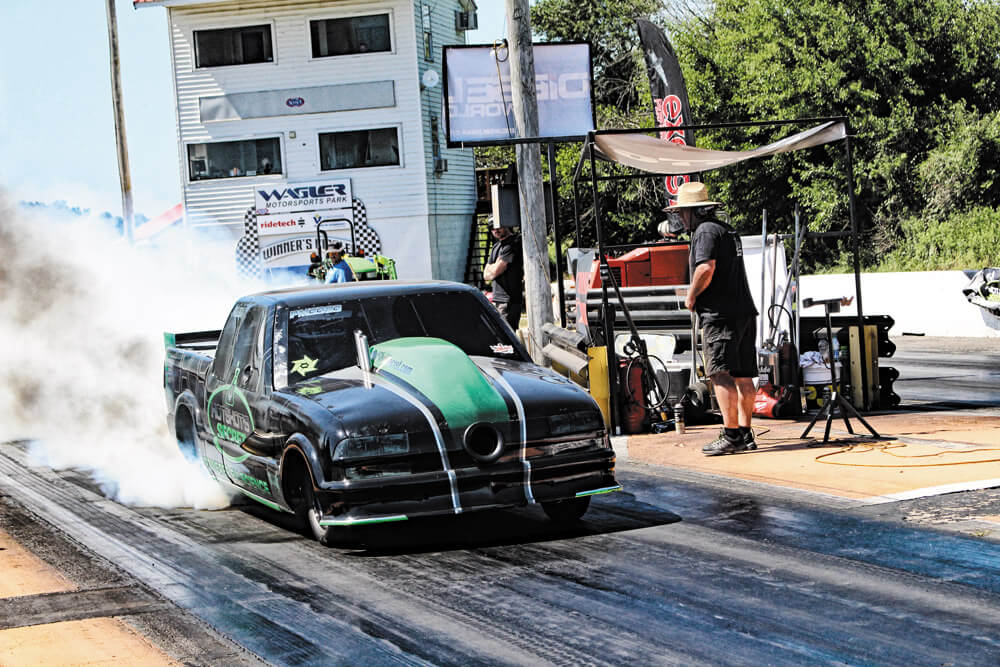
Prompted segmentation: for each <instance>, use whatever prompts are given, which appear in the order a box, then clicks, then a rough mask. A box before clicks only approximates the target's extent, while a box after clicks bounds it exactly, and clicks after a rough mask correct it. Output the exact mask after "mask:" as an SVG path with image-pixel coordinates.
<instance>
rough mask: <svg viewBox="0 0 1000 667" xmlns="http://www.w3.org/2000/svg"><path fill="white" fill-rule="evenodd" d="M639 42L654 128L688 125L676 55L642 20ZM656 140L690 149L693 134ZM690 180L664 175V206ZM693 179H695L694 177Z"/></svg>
mask: <svg viewBox="0 0 1000 667" xmlns="http://www.w3.org/2000/svg"><path fill="white" fill-rule="evenodd" d="M635 24H636V27H637V28H638V30H639V40H640V41H641V42H642V50H643V54H644V55H645V57H646V71H647V72H648V73H649V88H650V91H651V92H652V93H653V114H654V116H655V117H656V126H657V127H677V126H679V125H691V124H692V123H693V122H694V121H693V120H692V118H691V105H690V104H689V103H688V94H687V86H685V85H684V74H683V72H681V66H680V63H678V62H677V56H676V55H674V50H673V48H671V46H670V42H668V41H667V36H666V35H664V34H663V30H661V29H660V28H659V27H658V26H656V25H655V24H653V23H650V22H649V21H646V20H645V19H636V22H635ZM660 138H661V139H663V140H664V141H670V142H673V143H675V144H680V145H682V146H694V132H693V131H691V130H669V131H665V132H660ZM690 180H692V176H691V175H680V176H667V177H666V178H665V179H664V184H665V186H666V188H667V199H668V200H669V202H668V203H673V202H674V201H676V199H677V188H679V187H680V186H681V183H686V182H687V181H690ZM694 180H698V179H697V178H695V179H694Z"/></svg>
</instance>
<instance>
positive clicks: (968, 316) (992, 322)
mask: <svg viewBox="0 0 1000 667" xmlns="http://www.w3.org/2000/svg"><path fill="white" fill-rule="evenodd" d="M968 284H969V276H967V275H966V274H965V272H963V271H914V272H910V273H865V274H862V276H861V296H862V299H863V306H864V312H865V314H866V315H889V316H890V317H892V318H893V319H894V320H895V321H896V325H895V326H894V327H893V328H892V329H891V330H890V331H889V335H890V336H900V335H902V334H903V333H918V334H924V335H927V336H971V337H988V338H1000V318H997V317H994V316H992V315H990V314H988V313H987V312H986V311H984V310H983V309H982V308H979V307H978V306H974V305H972V304H971V303H969V302H968V301H967V300H966V299H965V295H964V294H962V288H963V287H965V286H966V285H968ZM854 293H855V285H854V274H850V273H848V274H832V275H818V276H802V297H803V298H806V297H811V298H814V299H829V298H833V297H838V296H853V295H854ZM856 313H857V309H856V307H855V306H854V305H852V306H850V307H846V308H843V310H842V311H841V314H843V315H853V314H856ZM803 314H806V315H822V314H823V309H822V307H816V306H814V307H812V308H809V309H806V310H803Z"/></svg>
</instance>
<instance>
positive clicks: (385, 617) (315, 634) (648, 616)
mask: <svg viewBox="0 0 1000 667" xmlns="http://www.w3.org/2000/svg"><path fill="white" fill-rule="evenodd" d="M618 472H619V476H620V481H622V482H623V484H624V485H625V489H626V490H625V491H624V492H620V493H615V494H608V495H605V496H598V497H595V498H594V501H593V504H592V508H591V511H590V512H589V513H588V514H587V516H586V518H585V520H584V521H583V522H582V523H581V524H579V525H578V526H575V527H571V528H555V527H553V524H551V523H550V522H549V521H547V520H546V519H545V517H544V515H543V514H542V512H541V510H540V509H538V508H525V509H521V510H515V511H505V512H496V513H482V514H469V515H463V516H460V517H454V518H448V519H447V520H441V521H421V522H417V521H414V522H413V523H412V524H410V525H407V526H406V531H409V532H405V531H404V532H397V531H398V529H399V526H398V525H393V526H392V527H391V530H387V531H382V532H381V533H379V534H378V537H379V538H380V539H381V543H379V544H376V545H375V546H370V545H369V546H365V545H364V544H362V545H360V546H359V547H357V548H354V549H346V550H336V549H327V548H324V547H322V546H320V545H319V544H317V543H316V542H314V541H312V540H309V539H306V538H304V537H303V536H301V535H299V534H297V533H294V532H292V531H290V530H288V529H287V527H285V526H283V525H281V523H280V521H279V520H277V519H276V518H275V516H274V515H270V514H268V513H262V512H261V511H260V510H258V509H253V510H251V509H249V507H251V506H247V507H236V508H230V509H226V510H220V511H213V512H197V511H193V510H183V509H179V510H162V509H155V508H139V509H136V508H128V507H123V506H121V505H118V504H116V503H113V502H110V501H108V500H106V499H104V498H103V497H101V496H100V495H99V494H98V493H96V492H95V490H94V489H92V488H89V487H88V485H87V483H86V481H85V480H84V478H83V476H82V475H76V474H74V473H71V472H66V473H56V472H53V471H51V470H48V469H42V468H30V467H29V466H27V465H26V463H25V461H24V458H23V452H22V451H21V450H20V449H18V448H10V447H0V491H2V492H3V493H6V494H9V495H10V496H11V498H12V499H14V500H16V501H17V502H18V503H21V504H23V505H24V506H25V507H26V508H28V509H29V510H30V511H31V512H32V513H34V514H36V515H37V516H39V517H41V519H42V520H43V521H44V522H46V523H39V524H38V525H39V526H45V525H50V526H59V527H60V529H61V530H65V531H66V532H67V533H68V534H70V535H72V539H73V540H74V541H77V542H79V543H81V544H83V545H85V546H86V547H87V548H88V549H90V550H92V551H94V552H96V553H97V554H99V556H100V557H101V558H103V559H107V560H109V561H111V562H113V563H115V564H117V565H118V566H119V567H120V568H121V569H122V570H123V571H124V572H125V573H126V574H127V576H128V577H129V578H130V580H134V581H137V582H141V583H142V584H143V585H144V586H146V587H148V588H149V589H152V590H155V591H156V592H157V594H159V595H161V596H162V597H163V598H165V599H166V600H169V601H170V602H172V603H174V604H176V605H177V606H179V607H180V608H181V609H183V610H185V611H186V612H188V613H189V614H190V615H191V616H192V617H196V619H197V621H196V623H200V624H201V625H202V626H203V628H213V629H214V630H215V631H217V632H218V633H220V634H222V635H224V636H225V637H227V638H229V639H230V640H232V641H233V642H235V643H236V644H238V645H240V646H242V647H244V648H246V650H248V651H250V652H251V653H253V654H254V655H256V656H260V657H261V658H262V659H264V660H266V661H267V662H269V663H272V664H281V665H285V664H288V665H291V664H320V663H323V664H330V663H338V664H339V663H345V662H347V663H352V664H359V663H363V664H366V665H367V664H373V665H380V664H440V665H468V664H481V663H489V664H531V665H548V664H553V665H567V664H573V665H576V664H626V663H627V664H636V663H639V664H678V663H683V664H779V665H781V664H803V663H816V662H835V663H848V664H858V663H865V664H916V665H922V664H928V665H929V664H935V665H940V664H943V663H947V662H957V663H962V664H996V663H997V662H998V661H1000V638H998V636H997V633H996V628H997V627H1000V595H998V594H997V581H998V577H997V571H996V567H997V565H996V564H991V563H990V562H989V556H990V555H991V554H995V553H996V545H995V544H993V543H990V542H986V541H976V540H967V542H968V543H966V541H963V540H962V539H961V538H959V537H956V536H952V535H946V534H942V533H937V532H935V531H931V530H920V529H919V528H915V527H910V526H899V525H897V524H896V523H894V522H891V521H880V520H878V519H875V518H871V517H866V516H861V515H858V513H857V512H859V511H863V509H864V508H858V506H857V504H856V503H855V504H853V505H851V504H849V503H848V502H847V501H841V504H835V503H833V501H831V504H830V505H828V506H826V505H824V504H823V503H822V502H821V501H822V500H823V499H822V498H819V497H818V496H808V494H806V495H805V496H803V495H801V494H797V493H796V492H792V491H787V492H785V495H781V494H771V493H769V492H768V490H767V489H765V488H763V487H762V486H761V485H757V486H754V485H744V486H734V487H731V488H723V487H721V486H719V485H717V484H716V485H713V484H710V483H707V482H704V483H699V481H698V480H696V479H695V478H693V477H691V478H687V479H678V478H676V477H672V476H670V475H667V474H660V473H659V472H657V469H655V468H653V467H651V466H642V465H632V464H624V465H621V466H619V471H618ZM801 498H806V499H807V500H806V501H802V500H801ZM879 507H880V510H884V507H885V506H879ZM897 528H898V529H899V530H903V529H907V530H910V531H912V533H905V532H901V533H896V532H893V531H894V530H896V529H897ZM417 538H419V539H417ZM415 539H417V544H415V545H414V544H411V541H413V540H415ZM866 540H868V544H867V546H866ZM938 540H940V541H938ZM365 541H366V542H371V541H372V540H371V535H368V536H366V539H365ZM928 544H930V546H928ZM956 550H957V551H956ZM949 551H950V552H954V553H952V558H951V560H949V557H948V555H947V554H948V553H949ZM921 560H923V561H925V562H924V564H923V565H920V564H919V563H918V561H921ZM994 560H995V559H994ZM975 569H980V570H982V572H981V573H980V574H979V576H971V573H970V572H968V571H969V570H975ZM118 585H119V586H127V585H128V584H122V583H119V584H118ZM177 613H181V612H180V611H179V610H178V612H177ZM145 616H146V615H145V614H144V615H143V617H145ZM218 662H226V661H225V660H221V661H218Z"/></svg>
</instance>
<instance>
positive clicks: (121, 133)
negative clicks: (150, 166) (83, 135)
mask: <svg viewBox="0 0 1000 667" xmlns="http://www.w3.org/2000/svg"><path fill="white" fill-rule="evenodd" d="M108 49H109V50H110V51H111V104H112V106H113V107H114V111H115V142H116V144H117V145H118V176H119V178H120V180H121V185H122V220H123V221H124V225H125V237H126V238H127V239H128V242H129V243H132V240H133V236H134V233H133V232H134V225H135V221H134V219H133V215H132V175H131V172H130V170H129V166H128V143H127V142H126V140H125V109H124V107H122V72H121V62H120V61H119V59H118V14H117V12H116V11H115V0H108Z"/></svg>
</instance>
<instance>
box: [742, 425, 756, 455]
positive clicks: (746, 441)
mask: <svg viewBox="0 0 1000 667" xmlns="http://www.w3.org/2000/svg"><path fill="white" fill-rule="evenodd" d="M743 449H745V450H747V451H751V452H752V451H753V450H755V449H757V440H755V439H754V437H753V430H752V429H751V430H750V431H747V432H746V433H744V434H743Z"/></svg>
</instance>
